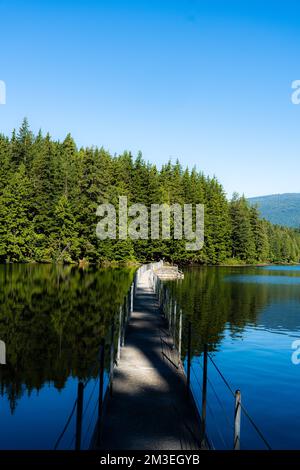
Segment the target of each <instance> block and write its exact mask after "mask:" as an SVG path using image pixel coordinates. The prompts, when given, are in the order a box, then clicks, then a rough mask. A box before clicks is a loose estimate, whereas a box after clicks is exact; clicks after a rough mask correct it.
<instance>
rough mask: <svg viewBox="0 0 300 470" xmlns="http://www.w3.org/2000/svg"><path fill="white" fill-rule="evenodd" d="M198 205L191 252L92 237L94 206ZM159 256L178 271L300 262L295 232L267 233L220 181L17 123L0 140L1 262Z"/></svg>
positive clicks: (274, 229) (174, 243)
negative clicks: (184, 266)
mask: <svg viewBox="0 0 300 470" xmlns="http://www.w3.org/2000/svg"><path fill="white" fill-rule="evenodd" d="M119 196H127V198H128V203H129V204H133V203H143V204H145V205H146V206H147V207H149V208H150V206H151V204H161V203H167V204H174V203H179V204H184V203H186V204H187V203H189V204H204V205H205V243H204V247H203V249H202V250H199V251H197V252H189V251H186V249H185V241H184V240H172V239H171V240H162V239H160V240H149V241H148V240H130V239H128V240H105V241H99V240H98V239H97V237H96V225H97V222H98V220H97V217H96V209H97V207H98V205H99V204H101V203H107V202H109V203H112V204H114V205H115V206H116V207H117V205H118V198H119ZM159 258H165V259H166V260H171V261H174V262H181V263H185V262H186V263H202V264H224V263H246V262H247V263H258V262H277V263H279V262H286V263H288V262H298V261H299V259H300V234H299V232H298V231H297V230H293V229H289V228H286V227H281V226H277V225H272V224H271V223H269V222H267V221H266V220H263V219H261V218H260V216H259V212H258V209H257V208H256V207H251V206H249V204H248V203H247V201H246V199H245V197H244V196H241V197H240V196H238V195H237V194H235V195H234V196H233V198H232V200H231V201H228V200H227V198H226V194H225V192H224V189H223V187H222V185H221V184H220V183H219V182H218V180H217V179H216V178H215V177H214V178H210V177H208V176H205V175H204V174H203V173H202V172H199V171H197V170H196V168H193V169H191V170H189V169H188V168H186V169H184V168H182V166H181V165H180V163H179V161H177V162H176V163H175V164H172V163H171V162H170V161H169V162H167V163H166V164H164V165H163V166H162V167H161V168H160V169H158V168H157V167H156V165H154V164H150V163H147V162H145V161H144V160H143V157H142V154H141V153H138V155H137V156H136V158H133V156H132V155H131V153H130V152H128V151H125V152H123V153H122V154H121V155H113V156H112V155H111V154H110V153H109V152H108V151H106V150H105V149H104V148H97V147H88V148H79V149H78V148H77V147H76V144H75V142H74V140H73V138H72V136H71V135H70V134H69V135H67V136H66V138H65V139H64V141H63V142H59V141H56V140H53V139H52V138H51V137H50V135H49V134H46V135H43V134H42V132H41V131H40V132H39V133H38V134H37V135H34V134H33V133H32V132H31V130H30V128H29V125H28V122H27V120H26V119H24V121H23V123H22V125H21V127H20V129H19V130H18V131H17V132H16V131H13V133H12V135H11V137H7V136H4V135H0V262H1V263H4V262H30V261H37V262H64V263H71V262H78V261H79V260H83V259H85V260H87V261H89V262H92V263H104V262H114V261H117V262H123V261H124V262H128V261H141V262H143V261H146V260H157V259H159Z"/></svg>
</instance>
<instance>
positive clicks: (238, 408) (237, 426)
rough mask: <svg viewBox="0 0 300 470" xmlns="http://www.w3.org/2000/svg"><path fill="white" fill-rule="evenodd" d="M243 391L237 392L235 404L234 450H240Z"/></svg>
mask: <svg viewBox="0 0 300 470" xmlns="http://www.w3.org/2000/svg"><path fill="white" fill-rule="evenodd" d="M241 402H242V396H241V392H240V391H239V390H237V391H236V392H235V405H234V445H233V449H234V450H240V442H241Z"/></svg>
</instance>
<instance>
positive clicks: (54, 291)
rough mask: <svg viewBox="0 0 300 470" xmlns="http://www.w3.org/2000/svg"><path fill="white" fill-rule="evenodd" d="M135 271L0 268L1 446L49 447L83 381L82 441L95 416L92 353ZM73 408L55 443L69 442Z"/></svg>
mask: <svg viewBox="0 0 300 470" xmlns="http://www.w3.org/2000/svg"><path fill="white" fill-rule="evenodd" d="M133 275H134V271H133V270H129V269H102V270H99V269H92V268H89V269H87V270H79V269H78V268H76V267H68V266H66V267H63V266H52V265H7V266H3V265H2V266H0V340H2V341H5V343H6V353H7V357H6V361H7V364H6V365H0V384H1V389H0V391H1V396H0V423H1V426H0V448H1V449H53V448H54V445H55V443H56V440H57V438H58V436H59V434H60V433H61V431H62V429H63V427H64V425H65V423H66V420H67V418H68V416H69V415H70V412H71V409H72V407H73V404H74V401H75V399H76V396H77V385H78V381H79V380H82V381H84V382H86V381H87V380H89V381H88V383H87V386H86V388H85V390H84V410H85V416H84V419H83V430H82V442H83V448H87V447H88V446H89V442H90V438H91V435H92V431H93V428H94V426H95V419H96V416H97V397H98V393H97V392H98V383H97V377H98V369H99V365H98V363H97V356H98V353H99V346H100V341H101V338H102V337H105V336H107V334H109V329H110V325H111V318H112V316H113V314H114V313H116V312H117V311H118V310H119V305H120V304H121V303H122V301H123V299H124V296H125V295H126V293H127V291H128V289H129V286H130V284H131V282H132V278H133ZM74 431H75V414H74V415H73V417H72V419H71V422H70V425H69V426H68V429H67V431H66V433H65V434H64V437H63V439H62V440H61V442H60V444H59V447H58V448H59V449H71V448H74Z"/></svg>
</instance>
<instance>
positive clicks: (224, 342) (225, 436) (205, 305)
mask: <svg viewBox="0 0 300 470" xmlns="http://www.w3.org/2000/svg"><path fill="white" fill-rule="evenodd" d="M184 283H185V284H186V286H187V287H188V290H189V292H190V295H193V296H194V298H195V303H194V304H193V303H192V304H191V303H190V304H189V306H188V305H187V310H188V311H189V312H190V313H191V314H193V316H194V322H195V324H196V327H195V328H196V329H197V328H198V330H197V333H195V334H196V335H198V337H199V338H201V337H205V338H206V341H207V342H208V343H211V350H212V351H211V354H212V357H213V360H214V361H215V363H216V364H217V366H218V367H219V369H220V370H221V372H222V373H223V375H224V376H225V377H226V379H227V380H228V382H229V384H230V386H231V388H232V390H233V391H235V390H236V389H240V390H241V393H242V403H243V405H244V406H245V408H246V409H247V411H248V413H249V414H250V416H251V417H252V418H253V420H254V421H255V423H256V425H257V426H258V428H259V429H260V430H261V432H262V433H263V435H264V436H265V438H266V439H267V441H268V442H269V444H270V445H271V447H272V448H273V449H300V433H299V430H300V401H299V393H300V364H299V365H296V364H294V363H293V362H292V354H293V353H294V352H295V350H294V349H293V348H292V343H293V342H294V341H295V340H297V339H300V285H299V284H300V267H299V266H293V267H278V266H276V267H268V268H244V269H240V268H234V269H233V268H216V269H215V268H211V270H210V268H199V269H191V270H187V271H186V273H185V280H184ZM178 289H179V290H180V292H179V297H181V302H182V303H183V304H184V302H185V299H186V298H187V297H185V287H184V284H183V285H182V286H181V287H180V288H179V287H178ZM199 294H200V295H199ZM201 299H202V301H201ZM196 306H199V308H198V307H196ZM298 348H300V343H299V345H298ZM299 351H300V349H299ZM298 357H299V358H300V352H299V356H298ZM201 365H202V357H199V356H198V355H197V354H195V356H194V359H193V372H192V386H193V391H194V393H195V395H196V397H197V399H198V401H199V403H200V402H201V385H202V369H201ZM208 377H209V384H208V410H207V431H208V435H209V437H210V438H211V440H212V442H213V444H214V446H215V447H216V448H218V449H226V448H232V442H233V429H232V424H233V413H234V401H233V397H232V396H231V393H230V392H229V390H228V389H227V387H226V385H225V384H224V382H223V381H222V380H221V379H220V376H219V374H218V373H217V372H216V370H215V368H214V366H213V364H212V362H211V361H208ZM241 448H244V449H264V448H266V447H265V445H264V444H263V441H262V439H261V438H260V437H259V436H258V433H257V432H256V431H255V430H254V428H253V426H252V425H251V424H250V422H249V420H248V418H247V417H246V416H245V415H244V414H242V429H241Z"/></svg>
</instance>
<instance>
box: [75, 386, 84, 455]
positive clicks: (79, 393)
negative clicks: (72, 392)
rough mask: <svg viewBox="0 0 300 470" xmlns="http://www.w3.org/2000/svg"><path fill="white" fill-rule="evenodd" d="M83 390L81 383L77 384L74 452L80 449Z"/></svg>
mask: <svg viewBox="0 0 300 470" xmlns="http://www.w3.org/2000/svg"><path fill="white" fill-rule="evenodd" d="M83 390H84V385H83V383H82V382H79V383H78V387H77V415H76V437H75V450H80V448H81V433H82V411H83Z"/></svg>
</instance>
